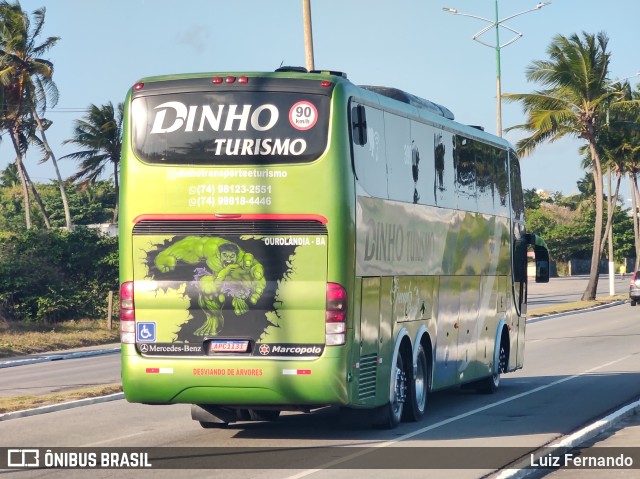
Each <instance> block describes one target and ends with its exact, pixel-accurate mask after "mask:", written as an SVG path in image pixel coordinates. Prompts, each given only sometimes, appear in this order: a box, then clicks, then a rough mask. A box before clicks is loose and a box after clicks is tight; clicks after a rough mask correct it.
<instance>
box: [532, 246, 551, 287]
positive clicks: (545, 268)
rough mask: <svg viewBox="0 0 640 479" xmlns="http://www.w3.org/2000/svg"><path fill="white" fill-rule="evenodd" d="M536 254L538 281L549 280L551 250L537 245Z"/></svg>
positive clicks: (534, 250) (546, 281) (545, 281)
mask: <svg viewBox="0 0 640 479" xmlns="http://www.w3.org/2000/svg"><path fill="white" fill-rule="evenodd" d="M533 252H534V253H535V255H536V283H548V282H549V251H548V250H547V249H546V248H542V247H539V246H536V247H534V248H533Z"/></svg>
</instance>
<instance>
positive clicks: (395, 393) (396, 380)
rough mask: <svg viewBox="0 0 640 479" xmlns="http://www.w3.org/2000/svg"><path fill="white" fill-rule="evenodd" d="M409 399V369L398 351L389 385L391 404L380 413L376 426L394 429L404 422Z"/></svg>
mask: <svg viewBox="0 0 640 479" xmlns="http://www.w3.org/2000/svg"><path fill="white" fill-rule="evenodd" d="M406 398H407V369H406V365H405V360H404V358H403V357H402V352H401V351H398V356H397V357H396V362H395V364H394V365H393V367H392V368H391V378H390V384H389V402H388V403H387V404H386V405H384V406H382V408H380V410H379V411H378V412H379V413H380V414H381V416H380V419H379V422H376V424H375V425H376V426H377V427H379V428H381V429H394V428H396V427H398V425H399V424H400V421H402V412H403V410H404V405H405V401H406Z"/></svg>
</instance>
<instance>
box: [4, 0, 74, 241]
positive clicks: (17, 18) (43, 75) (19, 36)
mask: <svg viewBox="0 0 640 479" xmlns="http://www.w3.org/2000/svg"><path fill="white" fill-rule="evenodd" d="M45 12H46V10H45V8H40V9H37V10H35V11H34V12H33V24H32V22H31V19H30V18H29V15H28V14H26V13H25V12H23V11H22V8H21V7H20V3H19V2H18V1H16V2H15V3H9V2H8V1H6V0H3V1H1V2H0V87H1V90H2V101H3V107H4V108H3V109H2V112H3V113H2V116H1V117H0V121H1V123H2V128H4V129H6V130H8V131H9V134H10V137H11V141H12V143H13V147H14V150H15V152H16V167H17V171H18V174H19V176H20V181H21V184H22V190H23V195H24V202H25V221H26V226H27V228H28V229H29V228H31V216H30V214H31V213H30V210H31V207H30V201H29V193H28V187H29V184H31V187H32V190H33V192H34V195H35V198H36V201H37V202H38V204H39V205H40V208H41V210H42V213H43V216H44V218H45V223H46V224H47V227H50V225H49V219H48V215H47V214H46V211H45V210H44V208H43V206H42V201H41V200H40V195H39V194H38V192H37V190H36V189H35V185H33V183H31V182H30V180H29V177H28V174H27V171H26V167H25V166H24V162H23V159H24V154H25V153H26V151H27V145H28V136H29V135H28V133H27V132H28V130H29V129H30V127H29V122H30V121H32V122H35V124H36V125H37V128H38V130H39V131H40V133H41V142H42V144H43V145H45V149H46V151H47V156H46V157H45V160H46V159H47V158H51V159H52V162H53V165H54V168H55V171H56V174H57V177H58V186H59V189H60V194H61V195H62V201H63V205H64V207H65V217H66V219H67V227H71V216H70V213H69V207H68V202H67V197H66V193H65V191H64V183H63V181H62V177H61V176H60V171H59V169H58V165H57V162H56V160H55V156H54V155H53V154H52V152H51V148H50V147H49V145H48V143H47V140H46V136H45V135H44V128H43V126H42V122H41V121H40V115H41V114H42V113H44V111H46V108H47V104H48V102H49V101H50V102H51V103H52V104H53V105H55V104H56V103H57V101H58V89H57V88H56V85H55V83H54V82H53V80H52V76H53V64H52V63H51V62H50V61H49V60H45V59H43V58H41V55H42V54H43V53H45V52H46V51H47V50H49V49H50V48H51V47H53V46H54V45H55V44H56V43H57V42H58V40H59V39H60V38H59V37H48V38H47V39H46V40H45V41H44V42H43V43H41V44H37V43H36V41H37V39H38V37H39V36H40V33H41V32H42V29H43V27H44V20H45Z"/></svg>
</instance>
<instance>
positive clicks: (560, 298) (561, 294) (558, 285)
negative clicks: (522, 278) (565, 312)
mask: <svg viewBox="0 0 640 479" xmlns="http://www.w3.org/2000/svg"><path fill="white" fill-rule="evenodd" d="M588 280H589V278H588V277H587V276H566V277H562V278H551V279H550V281H549V282H548V283H535V282H533V281H530V282H529V295H528V304H529V311H535V310H536V309H540V308H544V307H547V306H554V305H558V304H563V303H572V302H575V301H580V299H581V298H582V294H583V293H584V290H585V288H586V287H587V282H588ZM630 280H631V275H630V274H627V275H626V277H625V278H624V279H622V278H621V277H620V275H616V276H615V279H614V296H615V295H625V297H626V296H627V295H628V294H629V281H630ZM609 293H610V290H609V275H607V274H604V275H600V280H599V281H598V291H597V295H596V296H597V297H603V296H609Z"/></svg>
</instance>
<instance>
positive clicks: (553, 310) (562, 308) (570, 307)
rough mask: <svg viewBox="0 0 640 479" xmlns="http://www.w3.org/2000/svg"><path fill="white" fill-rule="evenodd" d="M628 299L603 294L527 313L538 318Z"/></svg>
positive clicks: (528, 315) (530, 316)
mask: <svg viewBox="0 0 640 479" xmlns="http://www.w3.org/2000/svg"><path fill="white" fill-rule="evenodd" d="M627 299H628V296H627V295H617V296H603V297H600V298H596V299H594V300H591V301H575V302H573V303H562V304H557V305H554V306H547V307H545V308H539V309H536V310H534V311H529V312H528V313H527V318H537V317H540V316H548V315H550V314H559V313H567V312H570V311H579V310H581V309H589V308H595V307H596V306H602V305H604V304H609V303H613V302H616V301H625V300H627Z"/></svg>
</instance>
